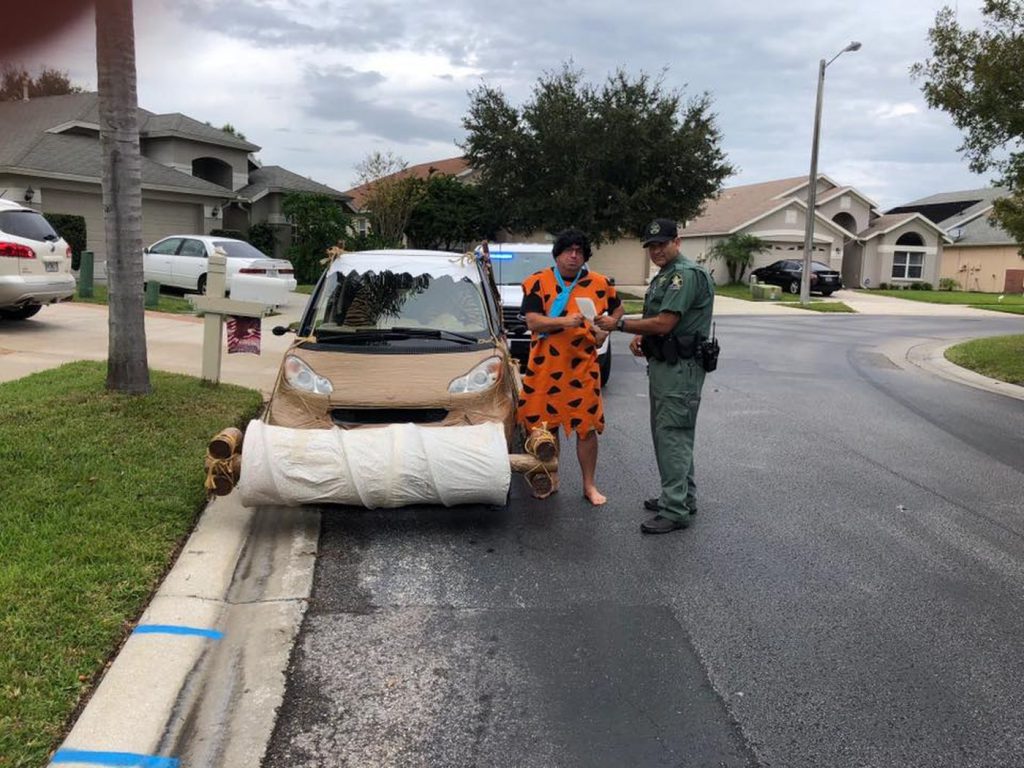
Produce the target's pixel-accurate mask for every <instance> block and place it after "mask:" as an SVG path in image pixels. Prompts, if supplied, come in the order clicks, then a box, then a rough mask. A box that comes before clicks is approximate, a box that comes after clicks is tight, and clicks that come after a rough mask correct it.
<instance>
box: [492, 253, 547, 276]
mask: <svg viewBox="0 0 1024 768" xmlns="http://www.w3.org/2000/svg"><path fill="white" fill-rule="evenodd" d="M552 264H554V261H552V259H551V252H550V251H542V252H540V253H523V252H520V251H512V250H508V251H506V250H501V248H500V246H494V247H492V248H491V268H492V270H493V271H494V282H496V283H497V284H498V285H519V284H520V283H522V282H523V280H525V279H526V278H528V277H529V276H530V275H532V274H533V273H534V272H539V271H540V270H542V269H547V268H548V267H550V266H551V265H552Z"/></svg>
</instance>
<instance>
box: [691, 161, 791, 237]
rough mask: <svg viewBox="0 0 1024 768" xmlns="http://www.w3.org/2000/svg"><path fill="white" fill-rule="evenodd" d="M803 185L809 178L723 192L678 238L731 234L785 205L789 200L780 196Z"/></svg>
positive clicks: (753, 185) (779, 181)
mask: <svg viewBox="0 0 1024 768" xmlns="http://www.w3.org/2000/svg"><path fill="white" fill-rule="evenodd" d="M801 181H807V177H806V176H794V177H792V178H788V179H776V180H774V181H765V182H761V183H760V184H744V185H743V186H739V187H728V188H726V189H723V190H722V191H721V192H720V193H719V194H718V196H717V197H714V198H712V199H711V200H709V201H708V204H707V206H706V207H705V209H704V212H703V213H702V214H701V215H700V216H698V217H697V218H696V219H694V220H693V221H691V222H689V223H688V224H687V225H686V227H684V228H683V229H682V230H681V231H680V232H679V234H680V235H681V236H683V237H691V236H696V235H721V234H728V233H730V232H732V231H734V230H736V229H737V228H739V227H741V226H743V225H744V224H746V223H747V222H749V221H752V220H755V219H758V218H760V217H761V216H763V215H764V214H766V213H768V212H769V211H771V210H773V209H775V208H778V207H779V206H780V205H783V204H784V203H785V202H786V200H785V198H781V197H780V195H784V194H785V193H786V192H789V191H790V190H792V189H793V188H794V187H797V186H798V185H799V184H800V182H801Z"/></svg>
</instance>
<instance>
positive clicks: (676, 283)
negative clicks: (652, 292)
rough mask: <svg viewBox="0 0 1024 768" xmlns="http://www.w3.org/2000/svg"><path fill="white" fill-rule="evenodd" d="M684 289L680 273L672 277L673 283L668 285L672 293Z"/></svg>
mask: <svg viewBox="0 0 1024 768" xmlns="http://www.w3.org/2000/svg"><path fill="white" fill-rule="evenodd" d="M682 287H683V276H682V275H680V274H679V273H678V272H676V274H674V275H673V276H672V282H670V283H669V284H668V289H669V290H670V291H678V290H679V289H680V288H682Z"/></svg>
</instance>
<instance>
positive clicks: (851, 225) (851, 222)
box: [832, 212, 857, 234]
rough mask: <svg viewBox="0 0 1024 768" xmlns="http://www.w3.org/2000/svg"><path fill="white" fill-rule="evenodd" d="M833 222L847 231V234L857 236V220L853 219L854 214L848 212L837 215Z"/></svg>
mask: <svg viewBox="0 0 1024 768" xmlns="http://www.w3.org/2000/svg"><path fill="white" fill-rule="evenodd" d="M832 221H834V222H835V223H836V224H838V225H839V226H840V227H842V228H843V229H845V230H846V231H847V232H852V233H853V234H857V220H856V219H855V218H853V214H849V213H846V212H842V213H837V214H836V215H835V216H833V217H832Z"/></svg>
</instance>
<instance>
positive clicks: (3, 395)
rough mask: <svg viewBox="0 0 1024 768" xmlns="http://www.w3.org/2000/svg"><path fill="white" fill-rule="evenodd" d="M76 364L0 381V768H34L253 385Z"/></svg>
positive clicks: (189, 509) (111, 644)
mask: <svg viewBox="0 0 1024 768" xmlns="http://www.w3.org/2000/svg"><path fill="white" fill-rule="evenodd" d="M105 378H106V364H105V363H96V362H78V363H70V364H68V365H64V366H62V367H60V368H56V369H52V370H48V371H43V372H41V373H37V374H34V375H32V376H27V377H25V378H23V379H18V380H15V381H11V382H6V383H4V384H0V467H3V472H0V500H2V503H0V552H2V553H3V557H2V558H0V766H4V768H11V767H13V766H18V767H19V768H20V766H39V765H43V764H44V763H45V762H46V759H47V755H48V753H49V751H50V750H51V749H52V748H53V747H55V746H56V745H57V742H58V740H59V739H60V738H61V737H62V734H63V733H64V729H65V727H66V724H67V720H68V718H69V716H71V715H72V714H73V713H74V712H75V709H76V707H77V705H78V702H79V700H80V698H81V697H82V696H83V694H85V693H86V692H87V691H88V690H89V689H90V688H91V686H92V685H94V683H95V682H96V680H97V679H98V676H99V673H100V672H101V670H102V669H103V667H104V665H105V664H106V663H107V661H108V659H109V657H110V656H111V654H112V653H113V652H114V651H115V650H116V649H117V648H118V647H119V645H120V644H121V642H122V640H123V639H124V637H125V636H126V635H127V633H128V632H129V631H130V629H131V626H132V624H133V622H134V621H135V620H136V619H137V618H138V616H139V614H140V613H141V611H142V609H143V608H144V607H145V605H146V603H147V602H148V600H149V597H150V595H151V594H152V592H153V590H154V589H155V587H156V586H157V585H158V583H159V581H160V579H161V578H162V576H163V574H164V573H165V572H166V570H167V568H168V567H169V565H170V564H171V560H172V558H173V556H174V554H175V552H176V551H177V548H178V547H179V546H180V544H181V543H182V542H183V540H184V538H185V537H186V536H187V535H188V533H189V531H190V530H191V529H192V527H193V525H194V523H195V521H196V519H197V517H198V514H199V512H200V511H201V510H202V508H203V506H204V501H205V494H204V490H203V485H202V478H203V474H202V458H203V455H204V454H205V451H206V444H207V442H208V441H209V439H210V437H212V436H213V434H214V433H216V432H217V431H218V430H220V429H221V428H223V427H226V426H230V425H238V426H243V425H244V424H245V423H247V421H248V419H249V418H251V417H253V416H255V415H256V414H257V413H258V412H259V410H260V408H261V406H262V398H261V396H260V394H259V393H258V392H256V391H253V390H248V389H243V388H241V387H235V386H230V385H224V384H222V385H220V386H217V387H212V386H209V385H205V384H202V383H201V382H200V381H199V380H198V379H194V378H191V377H188V376H181V375H178V374H169V373H161V372H157V371H153V372H151V380H152V385H153V393H152V394H150V395H148V396H127V395H121V394H114V393H110V392H107V391H106V390H105V389H104V382H105Z"/></svg>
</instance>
